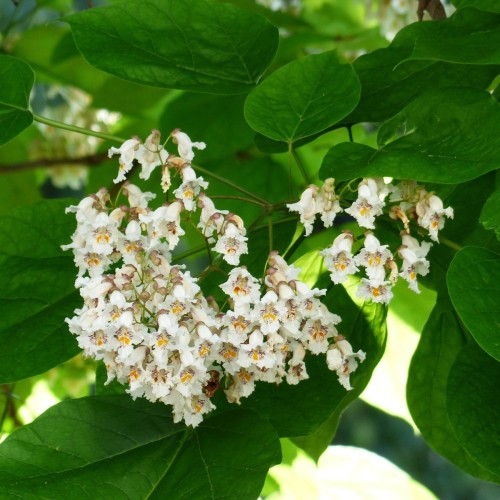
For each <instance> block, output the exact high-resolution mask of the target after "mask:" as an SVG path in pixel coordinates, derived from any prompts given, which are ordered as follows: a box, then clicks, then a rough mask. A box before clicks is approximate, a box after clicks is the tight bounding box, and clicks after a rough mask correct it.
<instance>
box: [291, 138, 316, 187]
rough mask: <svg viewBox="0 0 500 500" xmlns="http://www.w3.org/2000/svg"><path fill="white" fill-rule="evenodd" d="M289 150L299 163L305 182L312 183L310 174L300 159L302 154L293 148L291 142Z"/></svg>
mask: <svg viewBox="0 0 500 500" xmlns="http://www.w3.org/2000/svg"><path fill="white" fill-rule="evenodd" d="M289 151H290V152H291V153H292V156H293V158H294V160H295V163H296V164H297V167H299V170H300V173H301V175H302V178H303V179H304V181H305V183H306V184H307V185H309V184H311V179H309V176H308V175H307V172H306V169H305V167H304V164H303V163H302V160H301V159H300V156H299V154H298V153H297V151H296V150H295V149H293V148H292V145H291V144H290V145H289Z"/></svg>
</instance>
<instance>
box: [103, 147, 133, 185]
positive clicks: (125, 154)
mask: <svg viewBox="0 0 500 500" xmlns="http://www.w3.org/2000/svg"><path fill="white" fill-rule="evenodd" d="M140 144H141V141H140V140H139V139H137V138H136V137H134V138H132V139H129V140H128V141H125V142H124V143H123V144H122V145H121V146H120V147H119V148H110V149H109V151H108V157H109V158H111V157H112V156H113V155H116V154H119V155H120V159H119V161H120V169H119V170H118V176H117V177H116V179H113V182H114V183H117V182H121V181H124V180H125V178H126V174H127V173H128V172H129V171H130V169H131V168H132V165H133V163H134V160H135V159H136V154H137V151H138V149H139V145H140Z"/></svg>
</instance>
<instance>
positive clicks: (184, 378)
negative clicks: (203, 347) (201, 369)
mask: <svg viewBox="0 0 500 500" xmlns="http://www.w3.org/2000/svg"><path fill="white" fill-rule="evenodd" d="M192 378H193V373H192V372H191V371H186V370H184V371H182V373H181V382H182V383H183V384H187V383H188V382H189V381H190V380H191V379H192Z"/></svg>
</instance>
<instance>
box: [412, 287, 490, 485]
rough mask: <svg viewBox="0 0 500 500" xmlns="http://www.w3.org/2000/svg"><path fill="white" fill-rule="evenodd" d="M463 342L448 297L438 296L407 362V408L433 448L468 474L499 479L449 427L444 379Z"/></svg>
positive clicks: (460, 330)
mask: <svg viewBox="0 0 500 500" xmlns="http://www.w3.org/2000/svg"><path fill="white" fill-rule="evenodd" d="M465 342H466V341H465V336H464V333H463V331H462V329H461V326H460V322H459V320H458V318H457V316H456V314H455V312H454V310H453V307H452V305H451V303H450V302H449V299H448V298H447V297H446V296H444V297H443V296H440V297H438V303H437V305H436V306H435V308H434V309H433V311H432V313H431V315H430V317H429V320H428V321H427V323H426V325H425V327H424V330H423V331H422V335H421V338H420V342H419V344H418V347H417V350H416V351H415V354H414V355H413V358H412V361H411V364H410V370H409V373H408V383H407V386H406V399H407V402H408V408H409V410H410V413H411V415H412V417H413V420H414V422H415V424H416V425H417V427H418V428H419V430H420V432H421V433H422V436H423V437H424V438H425V440H426V441H427V443H428V444H429V445H430V446H431V447H432V448H433V449H434V450H436V451H437V452H438V453H440V454H441V455H443V456H444V457H445V458H447V459H448V460H450V461H451V462H453V463H454V464H455V465H457V466H458V467H460V468H461V469H463V470H465V471H466V472H468V473H469V474H472V475H474V476H477V477H480V478H482V479H485V480H487V481H499V480H500V477H498V476H495V475H494V474H492V473H491V472H489V471H487V470H485V469H484V468H483V467H481V466H480V465H479V464H478V463H477V462H476V461H474V460H472V459H471V457H470V456H469V455H468V454H467V453H466V451H465V450H464V448H463V447H462V445H461V444H460V442H459V441H458V440H457V438H456V436H455V434H454V433H453V431H452V429H451V424H450V420H449V416H448V410H447V406H446V387H447V379H448V375H449V373H450V370H451V368H452V366H453V364H454V362H455V359H456V358H457V355H458V354H459V352H460V351H461V350H462V348H463V347H464V345H465ZM477 370H478V371H480V370H481V367H477Z"/></svg>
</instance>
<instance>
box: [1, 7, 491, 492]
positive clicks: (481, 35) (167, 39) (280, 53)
mask: <svg viewBox="0 0 500 500" xmlns="http://www.w3.org/2000/svg"><path fill="white" fill-rule="evenodd" d="M347 4H349V5H347ZM454 4H455V7H456V8H457V10H456V12H455V13H454V14H453V15H452V16H451V17H449V18H448V19H445V20H440V21H438V20H434V21H431V20H428V21H424V22H421V23H413V24H409V25H408V26H406V27H404V28H403V29H401V30H400V31H399V32H398V33H397V34H396V36H395V37H394V39H393V40H392V41H391V42H388V41H387V40H386V39H385V38H384V37H383V36H382V35H381V34H380V31H379V27H378V25H377V24H376V23H375V22H373V23H370V22H367V21H366V16H367V14H368V13H367V11H366V7H365V6H364V5H363V4H362V3H361V2H352V3H351V2H340V1H333V0H332V1H328V2H327V1H319V0H317V1H313V0H308V1H306V0H304V1H303V2H302V4H301V7H300V8H296V7H290V8H289V9H283V10H281V11H273V10H271V9H268V8H266V7H264V6H262V5H258V4H256V3H254V2H253V1H250V0H241V1H238V0H234V1H219V2H217V1H209V0H144V1H141V2H137V1H135V0H123V1H117V0H115V1H111V0H110V1H102V2H94V5H93V8H87V5H86V4H85V2H72V1H70V0H44V1H38V2H34V1H28V0H26V1H21V2H19V6H17V7H16V6H15V5H14V3H12V4H9V3H8V2H4V5H2V6H1V10H0V13H1V15H0V28H1V32H2V38H1V53H0V146H2V148H1V149H0V161H1V165H0V168H1V173H2V174H4V175H3V181H2V183H1V184H0V195H1V196H0V283H1V287H0V295H1V298H2V300H1V301H0V318H1V319H0V341H1V345H2V348H1V350H0V383H1V384H2V390H3V393H4V396H5V397H4V401H0V402H1V403H2V404H3V410H2V415H3V417H2V423H3V424H4V425H5V426H6V427H5V428H6V429H7V430H13V429H14V428H15V427H20V424H21V423H22V422H20V421H19V419H18V418H17V417H16V415H15V410H16V408H18V407H19V406H20V405H19V403H17V402H16V401H15V398H13V394H15V393H16V386H17V387H18V390H19V388H21V387H24V388H25V389H23V390H25V391H26V392H29V390H30V387H31V385H30V384H32V383H34V382H29V380H27V379H28V378H29V377H32V376H35V375H39V374H41V373H43V372H45V371H46V370H48V369H50V368H53V367H55V366H57V365H59V364H60V363H62V362H64V361H67V360H69V359H70V358H72V357H73V356H75V354H77V352H78V350H79V349H78V346H77V345H76V342H75V340H74V339H73V338H72V336H71V335H70V334H69V333H68V331H67V326H66V324H65V323H64V318H65V317H68V316H70V315H71V314H72V311H73V310H74V309H75V307H77V306H78V304H79V295H78V293H77V292H76V291H75V290H74V287H73V282H74V275H75V270H74V266H73V263H72V258H71V256H69V254H65V253H63V252H62V251H61V250H60V245H61V244H64V243H67V242H69V239H70V236H71V234H72V232H73V230H74V222H72V221H71V218H70V217H67V216H65V215H64V207H65V206H67V205H68V204H70V202H71V200H64V201H61V200H42V199H41V198H42V195H41V193H42V192H53V190H51V187H50V181H46V180H45V179H44V175H45V174H44V173H43V171H41V170H36V171H35V170H34V169H33V168H32V167H33V166H34V165H40V164H43V161H40V160H46V159H54V158H58V159H60V162H59V164H60V165H62V166H64V165H65V163H64V161H65V159H69V160H71V158H75V157H76V158H78V157H79V156H85V157H86V158H87V156H88V154H84V155H82V154H77V153H78V151H80V150H81V144H80V145H79V143H78V141H81V142H82V143H83V142H84V141H86V140H87V138H86V136H78V135H77V133H76V131H75V130H73V132H72V134H73V135H72V136H71V137H75V136H76V137H80V138H79V139H71V140H70V139H63V140H62V142H58V143H57V144H56V141H55V140H54V136H53V135H51V133H52V132H51V129H52V128H54V127H56V128H57V127H59V126H60V124H59V125H58V124H57V123H55V122H54V121H52V120H54V118H51V117H50V116H49V114H50V109H52V108H57V106H58V105H59V106H60V105H61V102H60V101H61V97H60V96H61V95H64V92H63V91H61V92H60V93H59V94H58V96H59V97H58V96H57V95H56V97H54V89H56V93H57V92H58V91H60V89H63V90H64V89H68V88H75V89H78V90H79V91H81V92H84V93H85V95H86V96H87V97H86V99H87V100H86V101H85V103H84V105H83V108H84V109H85V110H86V111H88V112H89V113H90V112H96V110H99V109H102V108H105V109H107V110H109V111H110V112H113V113H118V114H119V115H116V116H117V118H116V120H114V122H113V124H112V125H111V126H110V127H108V130H104V131H102V132H101V133H100V135H101V137H102V139H103V141H101V142H100V143H99V144H98V145H97V144H96V147H97V149H96V151H95V152H94V153H96V156H92V158H93V159H92V160H90V159H89V158H87V161H86V163H90V164H91V165H92V167H91V168H90V170H89V177H88V182H87V183H86V185H85V188H84V190H85V191H86V192H87V193H90V192H93V191H95V190H96V189H98V188H99V187H101V186H102V185H104V186H107V187H110V186H111V179H112V178H113V177H114V175H115V173H114V172H115V169H116V165H115V162H114V161H109V160H107V159H106V155H105V154H102V153H105V152H106V150H107V148H109V147H110V146H111V145H112V142H110V140H109V138H110V136H111V135H113V136H115V137H116V136H118V137H124V138H126V137H129V136H130V135H132V134H137V135H139V136H140V137H146V135H148V134H149V132H150V131H151V130H152V129H154V128H158V129H160V130H162V132H163V133H164V134H165V135H167V134H168V133H169V132H170V131H171V130H172V129H173V128H175V127H179V128H181V129H183V130H185V131H186V132H188V133H189V134H190V135H191V137H193V138H194V139H195V140H204V141H205V142H207V144H208V147H207V149H206V150H204V151H200V153H199V154H198V155H197V158H196V159H197V163H199V165H200V168H202V169H203V170H200V171H201V172H203V175H205V176H206V178H207V179H208V180H209V181H210V182H211V185H210V194H211V195H212V194H213V195H215V196H217V195H221V196H222V195H227V194H228V188H227V185H225V184H224V180H225V179H226V180H227V179H230V180H231V181H232V182H234V183H235V184H237V185H239V186H244V188H245V189H246V190H247V191H250V192H252V193H254V194H256V195H258V196H260V197H263V198H264V199H265V200H266V201H267V202H268V206H272V207H273V209H272V210H269V209H268V208H267V209H266V210H262V208H261V207H259V206H256V205H255V204H254V205H250V204H247V203H244V202H242V201H241V200H220V203H221V208H228V209H231V210H232V211H235V212H236V213H238V214H240V215H241V216H242V217H243V218H244V220H245V222H246V223H247V225H248V226H249V228H250V230H249V233H250V236H251V240H250V245H251V246H250V253H249V255H248V257H247V258H246V259H245V260H244V261H243V264H245V265H246V266H247V267H248V268H249V270H250V271H251V272H254V273H255V274H261V273H262V269H263V268H264V265H265V260H266V258H267V254H268V252H269V250H270V245H271V244H272V248H276V249H277V250H279V251H281V252H283V251H284V250H285V249H287V248H288V247H289V245H290V243H292V246H291V251H290V261H297V265H300V266H301V267H302V268H303V270H304V272H303V274H304V276H303V278H304V279H305V280H306V281H308V282H310V283H311V284H315V283H317V284H318V286H325V287H326V286H328V288H329V290H328V294H327V296H326V299H325V301H326V303H327V305H328V306H329V307H331V309H332V310H333V311H335V312H336V313H338V314H340V315H341V316H342V318H343V322H342V331H341V333H343V334H344V335H346V337H347V338H348V339H349V340H350V342H351V343H352V344H353V347H354V349H355V350H357V349H363V350H364V351H365V352H366V353H367V360H366V362H365V363H363V364H362V365H361V366H360V368H359V370H358V371H357V372H356V373H355V376H354V377H353V378H352V383H353V386H354V387H355V389H354V391H352V392H348V393H346V392H345V391H344V390H343V388H342V387H340V386H339V385H338V383H337V381H336V377H335V375H334V374H332V373H331V372H329V371H328V370H327V369H326V367H325V366H324V365H325V363H324V360H323V359H318V358H314V359H311V360H310V361H309V364H308V371H309V374H310V379H309V380H307V381H305V382H302V383H301V384H299V385H298V386H286V385H282V386H270V385H269V384H265V386H264V385H262V386H261V387H258V390H257V391H256V392H255V393H254V394H253V395H252V396H251V397H250V398H248V399H247V400H245V401H244V402H243V404H242V405H241V407H237V408H234V407H233V406H231V405H229V404H227V403H225V402H224V401H223V398H222V397H219V399H218V400H217V401H216V404H217V407H218V408H217V411H216V412H215V413H214V414H213V415H211V416H210V417H209V418H207V419H206V420H205V421H204V423H203V424H202V425H201V426H200V427H199V428H197V429H195V430H192V429H187V428H185V427H184V426H182V425H178V424H175V425H174V424H173V423H172V420H171V414H170V411H169V409H168V408H166V407H164V406H162V405H152V404H149V403H147V402H144V401H132V399H131V398H130V397H129V396H127V395H124V394H122V392H123V391H122V389H120V388H116V387H113V386H111V387H103V383H102V382H103V380H102V376H101V375H102V374H101V375H100V374H99V370H100V369H99V367H98V368H97V372H98V376H97V382H96V385H95V391H94V392H95V394H94V395H92V396H88V395H87V394H86V391H87V388H88V381H87V378H86V375H85V374H86V373H88V372H89V371H94V370H95V369H96V368H95V367H94V365H91V364H90V365H89V364H87V365H84V366H79V367H78V369H77V372H78V375H77V376H76V379H78V377H79V379H80V380H81V383H80V385H78V383H77V388H76V389H75V388H73V390H72V391H69V392H70V393H71V395H73V396H74V397H75V399H66V400H64V401H62V402H61V403H59V404H58V405H56V406H54V407H52V408H50V409H49V410H47V411H46V412H45V413H43V414H42V415H40V416H39V417H38V418H36V419H35V420H34V421H33V422H32V423H30V424H28V425H25V426H24V427H21V428H19V429H17V430H16V431H15V432H12V434H11V435H10V436H9V437H8V438H7V439H5V441H4V442H2V444H1V445H0V497H5V498H9V497H20V498H59V497H60V498H62V497H64V498H85V497H92V498H101V497H102V498H104V497H106V498H155V497H157V498H167V497H168V498H182V497H190V498H221V497H226V498H240V499H242V498H256V497H257V496H258V495H259V492H260V491H261V490H262V487H263V484H264V480H265V478H266V474H267V472H268V469H269V468H270V467H271V466H273V465H276V464H278V463H279V462H280V461H281V447H280V441H279V438H293V442H294V443H295V444H296V445H297V446H298V447H300V448H301V449H303V450H305V451H306V452H307V453H308V454H309V455H310V456H311V457H313V458H314V459H317V458H318V457H319V456H320V455H321V454H322V452H323V451H324V450H325V449H326V448H327V447H328V445H329V444H330V442H331V440H332V438H333V436H334V435H335V431H336V429H337V426H338V423H339V418H340V416H341V414H342V412H343V411H344V410H345V409H346V407H347V406H348V405H349V404H350V403H351V402H352V401H353V400H354V399H355V398H356V397H357V396H359V395H360V394H361V392H362V391H363V389H364V388H365V387H366V386H367V384H368V382H369V380H370V378H371V376H372V373H373V370H374V369H375V366H376V365H377V363H378V362H379V360H380V359H381V358H382V356H383V353H384V349H385V346H386V341H387V328H386V315H387V308H385V307H384V306H381V305H376V304H370V303H364V302H362V301H360V300H359V299H357V298H355V294H354V293H353V290H354V288H353V287H354V286H355V284H352V283H350V284H349V285H348V286H346V287H342V286H336V287H333V286H331V285H330V284H329V281H328V279H326V278H327V276H326V272H325V269H324V267H323V265H322V260H321V258H320V256H319V250H320V249H321V248H324V247H325V246H327V245H328V244H329V242H331V241H332V240H333V239H334V237H335V236H336V235H338V234H339V233H340V231H341V230H342V229H344V228H345V227H350V226H349V224H350V222H349V221H348V220H346V221H344V223H343V224H344V225H336V226H335V227H333V228H330V229H328V230H322V231H316V232H315V234H314V235H313V236H312V237H311V238H310V239H304V238H303V237H302V236H300V235H299V236H298V237H297V234H298V233H296V226H297V221H296V219H295V218H293V217H291V216H290V214H289V213H287V211H286V209H285V207H284V203H285V202H287V201H288V202H289V201H291V200H295V199H297V197H298V195H299V193H300V192H301V191H302V190H303V188H304V187H305V185H306V184H307V183H308V182H315V181H318V180H319V179H325V178H328V177H335V178H336V180H337V181H339V182H340V183H341V186H346V185H347V183H348V182H349V181H351V180H353V179H358V178H362V177H366V176H377V177H378V176H386V177H394V178H396V179H415V180H418V181H422V182H426V183H427V184H426V185H427V186H428V190H429V191H430V190H431V189H434V190H435V191H436V192H438V193H439V194H440V196H442V197H443V198H444V201H445V206H448V205H450V206H452V207H454V209H455V219H454V220H453V221H449V222H448V223H447V227H446V228H445V230H444V231H443V232H442V236H441V235H440V239H441V243H442V245H439V246H438V245H435V246H434V247H433V249H432V251H431V253H430V261H431V269H432V272H431V274H430V275H429V276H428V277H426V279H425V281H424V285H425V287H427V288H428V289H430V290H433V291H434V292H435V295H433V297H434V296H435V297H437V298H436V299H433V303H432V305H433V309H432V312H431V314H430V316H429V318H428V320H427V322H426V323H425V326H423V328H421V336H420V341H419V344H418V347H417V349H416V351H415V353H414V355H413V358H412V361H411V364H410V366H409V374H408V384H407V401H408V407H409V410H410V412H411V415H412V418H413V420H414V422H415V424H416V425H417V426H418V428H419V430H420V432H421V433H422V436H423V437H424V438H425V440H426V441H427V442H428V444H429V445H430V446H431V447H432V448H434V449H435V450H436V451H437V452H438V453H439V454H441V455H442V456H443V457H445V458H446V459H448V460H449V461H450V462H452V463H454V464H455V465H457V466H458V467H460V468H461V469H463V470H464V471H466V472H468V473H469V474H471V475H473V476H476V477H477V478H480V479H484V480H486V481H491V482H494V483H498V482H499V481H500V479H499V478H500V470H499V469H498V464H499V463H500V441H499V436H500V432H499V431H500V428H499V421H500V419H499V412H500V408H499V407H498V401H499V399H498V380H499V364H498V363H499V360H500V358H499V356H500V340H499V339H500V312H499V307H498V304H499V298H500V289H499V285H498V283H499V282H500V264H499V263H500V254H499V252H500V245H499V242H498V236H499V234H500V221H499V216H498V213H499V211H500V205H499V200H500V195H499V192H500V189H499V185H498V175H497V172H496V170H497V169H498V167H499V165H500V153H499V151H500V105H499V102H498V97H499V95H500V93H499V91H498V87H497V84H498V74H499V68H500V9H499V8H498V3H497V2H494V1H491V2H486V1H480V0H477V1H474V0H461V1H459V0H456V1H455V2H454ZM374 5H375V7H377V6H378V9H379V10H378V12H375V14H376V15H377V16H378V18H379V19H381V18H382V17H383V15H384V12H385V11H384V3H383V2H380V3H377V2H375V3H374ZM60 20H62V22H61V21H60ZM71 99H72V98H71V97H69V98H68V99H67V100H66V101H67V102H71ZM63 100H64V99H63ZM67 102H66V104H67ZM89 119H90V120H91V119H92V117H90V118H89ZM33 122H35V124H33ZM66 123H67V125H68V126H67V127H66V129H68V130H70V131H71V129H74V127H75V126H82V127H84V128H89V127H88V126H87V127H85V125H82V124H79V123H69V122H68V121H67V120H66ZM40 124H45V125H46V127H45V128H43V127H39V126H38V125H40ZM96 134H97V135H98V136H99V132H97V133H95V134H94V135H96ZM108 134H109V135H108ZM58 140H59V139H58ZM79 148H80V149H79ZM37 162H38V163H37ZM70 163H71V164H74V163H77V162H76V161H74V162H71V161H68V164H70ZM84 163H85V161H84ZM52 166H53V165H52ZM158 181H159V178H158V176H155V175H153V178H152V179H151V181H149V183H148V185H147V189H148V190H151V191H154V192H158V185H159V182H158ZM47 182H48V183H49V184H47ZM431 183H432V184H431ZM41 185H42V186H45V188H47V185H49V188H48V191H47V190H45V191H44V188H42V189H40V186H41ZM52 187H53V186H52ZM67 194H69V195H72V196H78V195H82V194H83V192H78V191H75V190H73V191H69V192H68V193H67ZM230 194H234V193H230ZM349 196H351V197H352V199H354V194H352V193H350V194H349V192H348V194H347V197H349ZM35 202H36V203H35ZM73 202H74V200H73ZM34 203H35V204H34ZM269 225H270V226H272V228H273V233H272V234H273V238H272V241H271V242H270V241H269V232H268V227H269ZM400 229H401V228H399V227H397V226H396V225H395V224H392V225H390V224H387V223H384V222H381V223H380V226H378V227H377V230H378V231H379V232H380V234H381V235H383V238H384V241H387V242H388V243H390V244H391V245H392V246H394V247H397V241H398V238H399V230H400ZM187 240H188V241H189V247H186V248H183V249H181V253H180V254H179V255H177V257H176V258H177V259H178V261H181V262H189V263H190V265H192V266H200V265H201V266H202V265H203V261H202V260H201V261H200V258H199V256H197V255H196V253H195V252H194V251H193V249H194V250H196V249H197V248H198V247H200V250H203V249H204V245H203V242H202V241H199V240H197V239H196V235H195V234H194V233H193V234H188V238H187ZM193 255H194V256H193ZM217 280H218V278H217V277H215V276H209V277H208V278H207V279H206V280H205V282H204V285H203V286H206V287H216V285H217V284H218V283H220V281H217ZM214 289H215V288H214ZM406 314H407V315H408V316H407V318H406V320H407V322H409V323H411V322H412V321H413V320H412V317H411V316H412V315H413V316H414V317H418V316H419V314H420V310H419V309H418V308H417V309H415V310H411V309H410V312H409V313H408V312H407V313H406ZM396 333H397V332H396ZM76 363H81V361H79V362H76ZM66 369H67V368H66ZM63 373H65V372H63ZM31 380H32V381H34V380H35V379H31ZM61 393H62V394H65V395H66V394H68V391H61ZM13 410H14V413H12V411H13ZM9 427H10V429H9ZM285 446H289V445H285ZM285 451H286V449H285ZM284 459H285V463H286V460H287V456H286V453H285V457H284ZM276 488H277V487H276ZM276 488H275V489H276ZM272 489H273V487H272V485H271V482H270V481H269V480H268V482H267V483H266V490H265V491H267V494H271V490H272ZM68 491H70V492H72V493H70V494H69V496H68Z"/></svg>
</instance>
